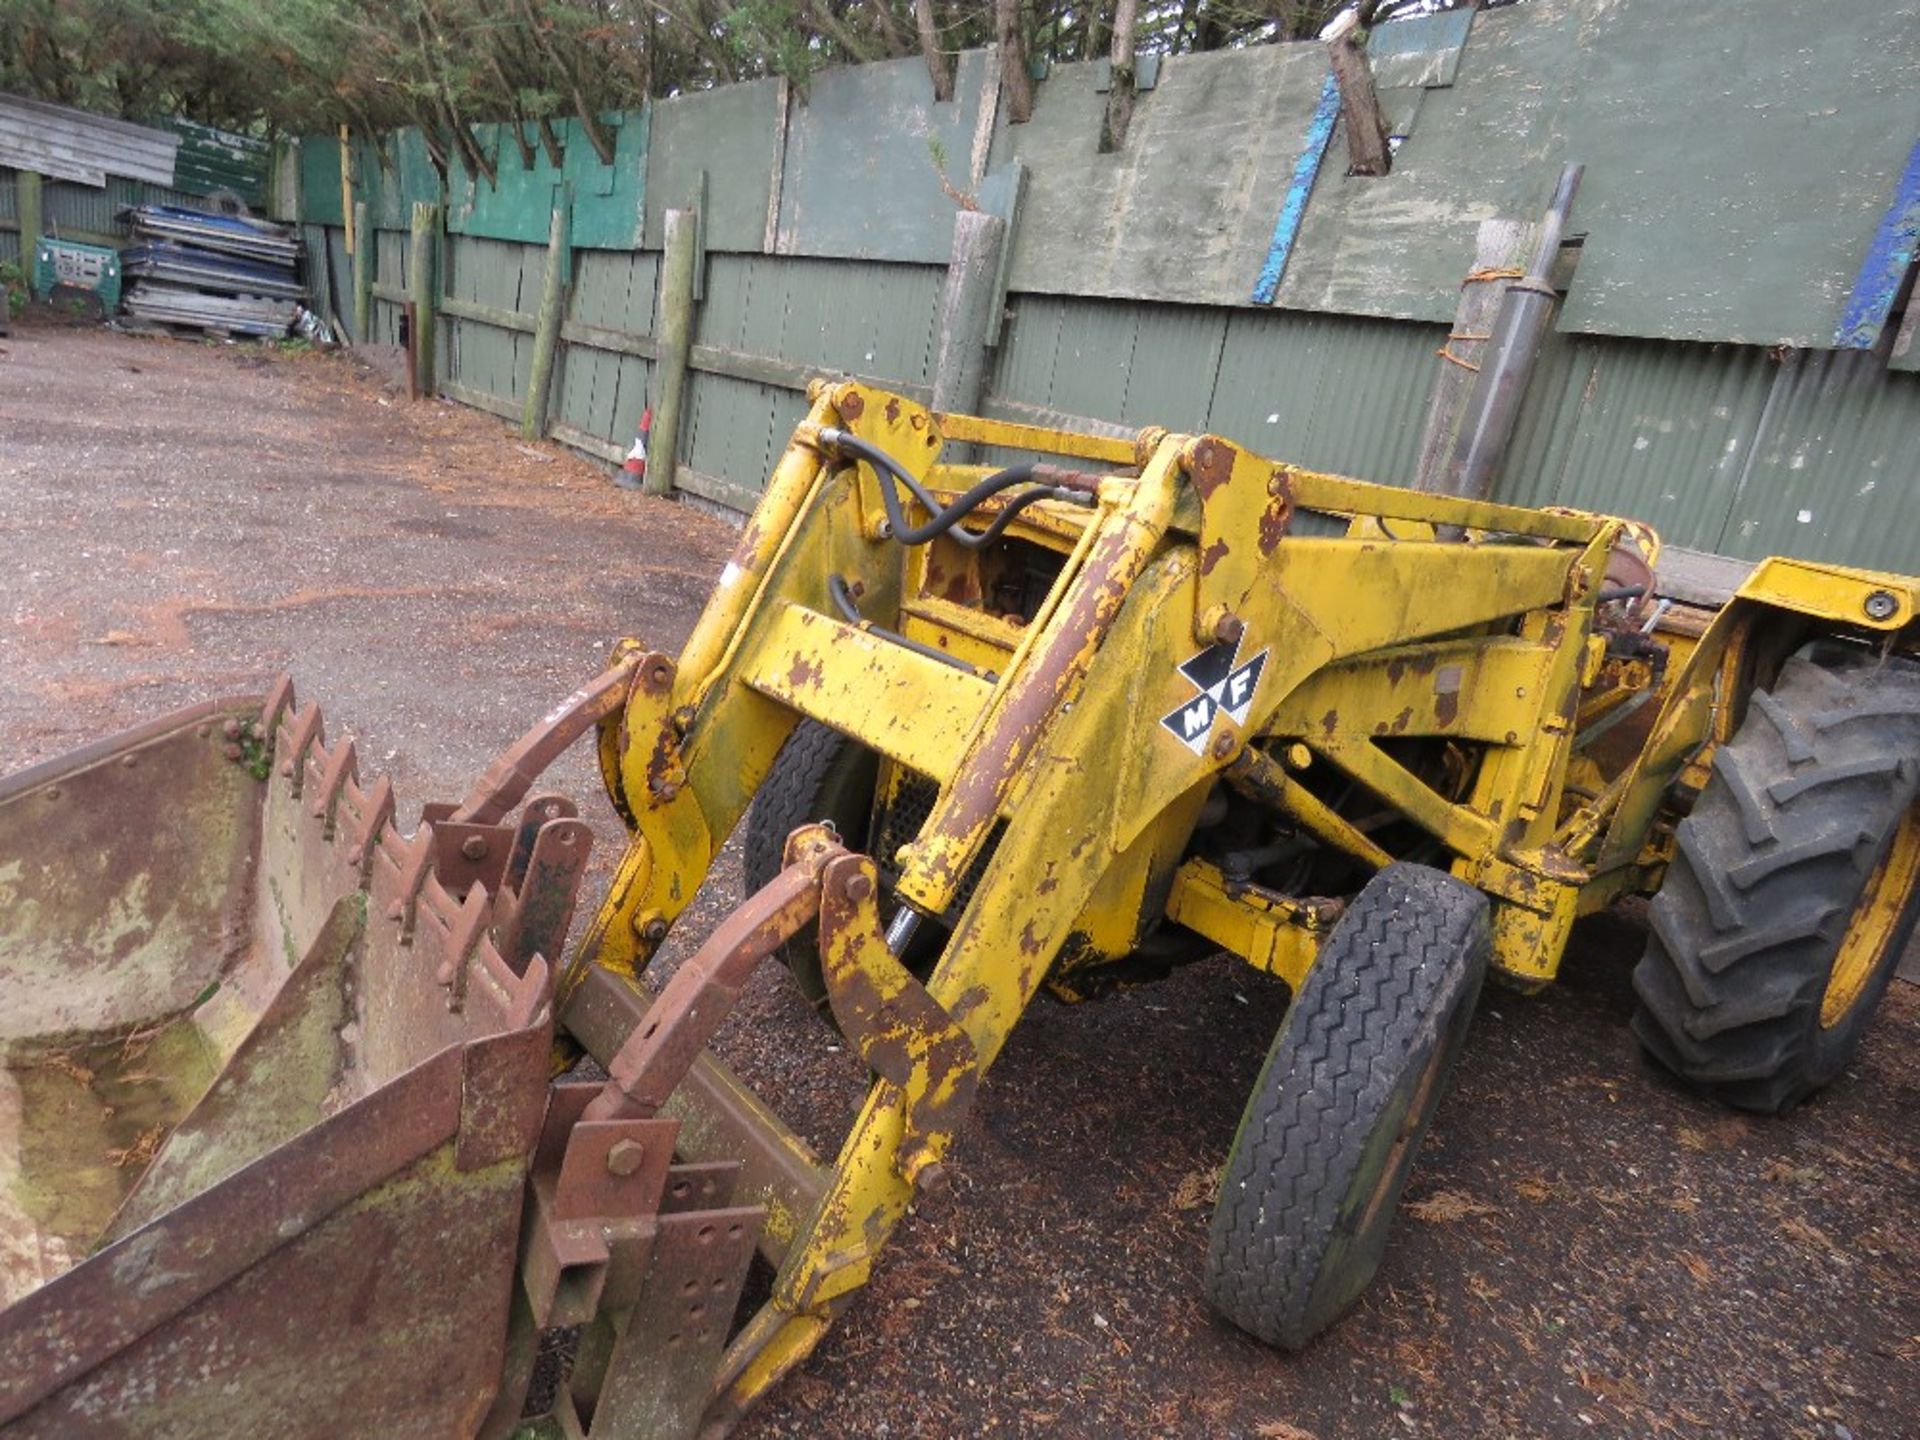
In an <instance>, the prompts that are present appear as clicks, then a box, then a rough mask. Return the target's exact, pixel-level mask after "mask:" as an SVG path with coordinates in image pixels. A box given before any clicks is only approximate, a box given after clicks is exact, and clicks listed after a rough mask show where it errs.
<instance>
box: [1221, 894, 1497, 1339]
mask: <svg viewBox="0 0 1920 1440" xmlns="http://www.w3.org/2000/svg"><path fill="white" fill-rule="evenodd" d="M1490 948H1491V940H1490V931H1489V928H1488V920H1487V901H1486V897H1485V896H1484V895H1482V894H1481V893H1480V891H1478V890H1476V889H1475V888H1473V887H1472V886H1470V885H1467V884H1466V883H1464V882H1462V881H1459V880H1456V879H1454V878H1453V877H1452V876H1450V875H1446V874H1444V873H1442V872H1440V871H1437V870H1431V869H1427V868H1425V867H1423V866H1418V865H1407V864H1394V865H1390V866H1388V867H1386V868H1385V869H1383V870H1382V871H1380V872H1379V874H1378V875H1376V876H1375V877H1374V878H1373V880H1371V881H1370V882H1369V883H1368V885H1367V887H1366V888H1365V889H1364V890H1362V892H1361V893H1360V895H1359V896H1358V897H1357V898H1356V899H1355V901H1354V903H1353V905H1352V906H1351V908H1349V910H1348V911H1347V913H1346V915H1344V916H1343V917H1342V918H1341V920H1340V922H1339V924H1338V925H1337V927H1336V928H1335V930H1334V932H1333V933H1332V934H1331V935H1330V936H1329V937H1328V939H1327V941H1326V944H1325V945H1324V946H1323V948H1322V950H1321V952H1320V955H1319V957H1318V958H1317V959H1316V960H1315V962H1314V965H1313V968H1312V970H1310V971H1309V972H1308V975H1307V978H1306V980H1305V981H1304V982H1303V983H1302V985H1301V987H1300V991H1299V993H1298V994H1297V995H1296V996H1295V997H1294V1001H1293V1005H1292V1007H1291V1008H1290V1009H1289V1011H1288V1013H1287V1018H1286V1021H1285V1022H1284V1023H1283V1024H1282V1026H1281V1028H1280V1032H1279V1034H1278V1035H1277V1036H1276V1038H1275V1040H1274V1043H1273V1047H1272V1049H1271V1050H1270V1051H1269V1053H1268V1057H1267V1062H1266V1065H1265V1067H1264V1068H1263V1069H1262V1071H1261V1074H1260V1077H1259V1079H1258V1080H1257V1081H1256V1082H1255V1085H1254V1088H1253V1092H1252V1094H1251V1096H1250V1097H1249V1098H1248V1101H1247V1106H1246V1111H1245V1114H1244V1115H1243V1117H1242V1120H1241V1125H1240V1133H1239V1134H1238V1135H1237V1136H1236V1137H1235V1140H1234V1144H1233V1149H1232V1151H1231V1153H1230V1154H1229V1156H1228V1158H1227V1164H1226V1168H1225V1170H1224V1172H1223V1173H1222V1176H1221V1182H1220V1198H1219V1201H1218V1203H1217V1205H1216V1208H1215V1210H1214V1216H1213V1225H1212V1231H1211V1235H1210V1238H1209V1246H1208V1256H1207V1291H1208V1298H1209V1300H1210V1301H1211V1302H1212V1304H1213V1306H1214V1308H1215V1309H1217V1310H1218V1311H1220V1312H1221V1313H1222V1314H1223V1315H1225V1316H1226V1317H1227V1318H1228V1319H1230V1320H1232V1321H1233V1322H1234V1323H1235V1324H1237V1325H1239V1326H1240V1327H1241V1328H1242V1329H1245V1330H1247V1331H1250V1332H1251V1333H1253V1334H1254V1335H1256V1336H1258V1337H1259V1338H1261V1339H1262V1340H1265V1341H1266V1342H1267V1343H1269V1344H1272V1345H1279V1346H1282V1347H1283V1348H1287V1349H1295V1348H1298V1347H1299V1346H1301V1345H1304V1344H1305V1343H1306V1342H1307V1341H1308V1340H1309V1339H1311V1338H1312V1337H1313V1336H1314V1335H1315V1334H1317V1333H1318V1332H1319V1331H1320V1330H1322V1329H1324V1328H1325V1327H1326V1325H1327V1324H1329V1323H1331V1321H1332V1320H1333V1319H1334V1318H1335V1316H1336V1315H1337V1313H1338V1311H1339V1309H1340V1308H1342V1307H1343V1305H1344V1302H1345V1299H1346V1297H1347V1295H1348V1294H1350V1293H1351V1291H1352V1288H1353V1287H1347V1288H1346V1289H1345V1290H1343V1291H1342V1293H1341V1294H1340V1295H1339V1296H1338V1297H1336V1298H1335V1299H1334V1300H1333V1302H1332V1303H1331V1304H1329V1302H1328V1300H1327V1299H1326V1298H1325V1296H1324V1287H1323V1285H1322V1280H1323V1278H1325V1277H1323V1276H1322V1275H1321V1273H1320V1272H1321V1269H1322V1262H1323V1260H1324V1259H1325V1258H1326V1255H1327V1252H1328V1248H1329V1246H1330V1245H1331V1244H1332V1243H1333V1242H1334V1240H1335V1235H1334V1230H1335V1226H1336V1222H1337V1221H1338V1219H1339V1217H1340V1214H1341V1209H1342V1205H1343V1202H1344V1201H1345V1200H1346V1197H1347V1194H1348V1191H1349V1189H1350V1187H1351V1186H1352V1184H1353V1181H1354V1177H1355V1175H1356V1172H1357V1169H1358V1166H1359V1164H1360V1161H1361V1157H1362V1155H1363V1153H1364V1152H1365V1150H1366V1147H1367V1142H1368V1139H1369V1137H1370V1135H1371V1134H1372V1132H1373V1130H1374V1122H1375V1121H1376V1120H1377V1119H1378V1117H1379V1116H1380V1114H1381V1112H1382V1110H1383V1109H1384V1107H1385V1106H1386V1105H1387V1104H1388V1102H1389V1100H1390V1098H1391V1096H1392V1094H1393V1091H1394V1089H1395V1086H1396V1083H1397V1082H1398V1081H1399V1079H1400V1078H1401V1076H1402V1075H1404V1073H1405V1071H1406V1066H1407V1064H1408V1063H1409V1057H1415V1056H1425V1055H1427V1054H1430V1053H1431V1045H1432V1044H1434V1043H1439V1026H1440V1023H1441V1018H1442V1016H1443V1014H1444V1013H1445V1012H1446V1011H1447V1010H1448V1009H1449V1008H1450V1006H1449V1003H1448V1002H1449V1000H1450V999H1451V998H1452V997H1453V996H1454V995H1456V994H1457V993H1458V992H1459V991H1460V990H1461V989H1462V988H1463V987H1472V988H1473V989H1474V990H1477V988H1478V985H1479V983H1480V979H1481V977H1482V976H1483V975H1484V973H1485V969H1486V962H1487V956H1488V953H1489V951H1490ZM1465 1003H1467V1004H1471V1003H1472V995H1468V997H1467V999H1466V1001H1465ZM1415 1138H1416V1141H1417V1138H1418V1137H1417V1136H1416V1137H1415ZM1395 1198H1397V1197H1391V1196H1390V1197H1389V1202H1388V1210H1389V1213H1390V1211H1391V1205H1392V1201H1393V1200H1394V1199H1395ZM1363 1278H1364V1277H1363Z"/></svg>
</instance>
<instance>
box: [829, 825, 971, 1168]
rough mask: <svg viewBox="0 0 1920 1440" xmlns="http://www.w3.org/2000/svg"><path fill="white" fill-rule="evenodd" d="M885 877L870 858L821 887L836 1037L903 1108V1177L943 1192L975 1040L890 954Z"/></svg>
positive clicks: (853, 862) (840, 861)
mask: <svg viewBox="0 0 1920 1440" xmlns="http://www.w3.org/2000/svg"><path fill="white" fill-rule="evenodd" d="M879 893H880V876H879V871H878V867H876V866H875V864H874V862H873V860H872V859H871V857H869V856H866V855H841V856H839V857H837V858H836V859H833V860H831V861H829V862H828V863H827V865H826V867H825V871H824V873H823V875H822V877H821V886H820V961H821V968H822V971H823V973H824V975H825V978H826V982H827V998H828V1001H829V1002H830V1003H831V1004H832V1006H833V1018H834V1019H835V1021H837V1022H838V1023H839V1026H840V1031H841V1033H842V1034H843V1035H845V1036H846V1037H847V1039H848V1040H849V1041H850V1042H852V1044H853V1046H854V1047H855V1048H856V1049H857V1050H858V1051H859V1052H860V1058H861V1059H862V1060H864V1061H866V1063H867V1066H868V1068H869V1069H871V1070H872V1071H873V1072H874V1073H875V1074H877V1075H879V1076H881V1077H882V1078H883V1079H885V1080H887V1081H889V1082H890V1083H892V1084H893V1085H895V1086H897V1087H898V1088H899V1090H900V1092H901V1094H902V1095H903V1096H904V1097H905V1101H906V1135H905V1137H904V1138H903V1139H902V1141H901V1145H900V1153H899V1158H898V1159H897V1160H896V1161H895V1164H896V1166H897V1167H898V1169H899V1172H900V1175H901V1177H902V1178H903V1179H905V1180H906V1181H908V1182H909V1183H911V1184H917V1185H921V1186H926V1187H928V1188H938V1187H939V1186H940V1184H941V1183H942V1182H943V1181H944V1179H945V1173H944V1171H943V1170H942V1169H941V1166H940V1159H941V1156H942V1155H944V1154H945V1152H946V1147H947V1144H948V1142H949V1141H950V1140H951V1138H952V1136H953V1132H954V1130H955V1128H956V1127H957V1126H958V1124H959V1122H960V1119H961V1117H962V1116H964V1115H965V1114H966V1112H967V1107H968V1106H969V1105H971V1104H972V1103H973V1096H974V1091H975V1089H976V1087H977V1086H978V1084H979V1079H980V1063H979V1056H978V1055H977V1054H976V1052H975V1050H974V1046H973V1041H972V1039H971V1038H970V1037H969V1036H968V1035H967V1033H966V1031H964V1030H962V1029H961V1028H960V1027H959V1026H958V1025H957V1024H955V1023H954V1020H953V1017H952V1016H951V1015H949V1014H948V1013H947V1012H946V1011H945V1010H944V1009H942V1008H941V1006H940V1003H939V1002H938V1001H937V1000H935V999H934V998H933V997H932V996H931V995H929V994H928V993H927V991H926V987H925V986H923V985H922V984H921V983H920V982H919V981H918V980H916V979H915V978H914V977H913V976H912V975H911V974H910V973H909V972H908V970H907V968H906V966H905V965H903V964H901V963H900V959H899V957H898V956H896V955H895V954H894V953H893V952H892V951H891V950H889V949H888V948H887V941H886V931H885V927H884V926H883V924H882V922H881V919H880V908H879Z"/></svg>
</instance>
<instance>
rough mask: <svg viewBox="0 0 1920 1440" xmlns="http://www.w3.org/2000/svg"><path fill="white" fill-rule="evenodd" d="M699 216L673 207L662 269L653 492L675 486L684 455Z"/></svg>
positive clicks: (650, 453)
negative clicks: (683, 416)
mask: <svg viewBox="0 0 1920 1440" xmlns="http://www.w3.org/2000/svg"><path fill="white" fill-rule="evenodd" d="M698 241H699V217H698V216H697V215H696V214H695V213H694V212H693V211H691V210H669V211H667V248H666V254H665V255H664V257H663V258H662V260H661V274H660V327H659V328H660V358H659V359H658V360H657V361H655V362H654V363H655V365H656V366H657V367H658V368H657V370H656V371H655V374H656V375H657V377H658V379H659V381H660V384H659V386H658V388H657V389H656V390H655V392H654V393H655V394H656V395H658V396H659V399H658V400H656V401H655V402H654V406H653V436H652V443H651V444H650V445H649V446H648V448H647V483H646V492H647V494H649V495H665V494H666V493H667V492H668V491H669V490H671V489H673V471H674V465H675V462H676V460H677V459H678V456H679V445H680V414H681V411H682V410H683V409H684V408H685V405H686V397H687V362H688V360H689V359H691V358H692V355H693V289H694V270H695V267H696V264H697V262H698V260H699V254H698V251H699V245H698Z"/></svg>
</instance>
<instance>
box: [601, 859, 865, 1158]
mask: <svg viewBox="0 0 1920 1440" xmlns="http://www.w3.org/2000/svg"><path fill="white" fill-rule="evenodd" d="M844 854H846V851H845V849H844V848H842V846H841V845H840V843H839V841H838V840H837V839H836V838H835V837H834V834H833V831H832V828H831V827H830V826H826V825H807V826H802V827H801V828H800V829H799V830H797V831H795V832H794V834H793V835H792V836H791V837H789V839H788V842H787V858H788V862H789V863H788V865H787V868H786V869H784V870H782V871H781V872H780V873H779V874H778V875H776V876H775V877H774V878H773V880H772V881H771V882H770V883H769V884H768V885H767V886H766V887H765V888H763V889H761V890H760V891H758V892H757V893H756V894H754V895H752V896H751V897H749V898H748V899H747V901H746V903H745V904H743V905H741V907H740V908H739V909H738V910H735V911H734V912H733V914H732V915H730V916H728V917H727V919H726V920H725V922H724V923H722V924H721V925H720V927H719V928H718V929H716V930H715V931H714V932H713V934H712V936H710V937H709V938H708V940H707V943H706V944H704V945H702V946H701V947H700V949H699V951H698V952H696V953H695V954H694V955H693V957H692V958H691V959H689V960H688V961H687V962H686V963H685V964H683V965H682V966H681V967H680V968H679V969H678V970H676V971H675V972H674V975H673V978H672V979H671V980H669V981H668V982H667V984H666V987H665V988H664V989H663V990H662V991H661V992H660V998H659V999H658V1000H656V1001H654V1003H653V1006H652V1007H651V1008H650V1009H649V1010H648V1011H647V1018H646V1021H645V1023H644V1024H643V1025H641V1027H640V1028H639V1029H638V1030H636V1031H635V1032H634V1033H633V1035H632V1036H630V1037H629V1038H628V1040H627V1042H626V1044H624V1045H622V1046H621V1047H620V1053H619V1054H617V1055H615V1056H614V1057H613V1063H612V1064H611V1065H609V1066H608V1067H607V1073H608V1075H609V1077H610V1078H609V1079H608V1081H607V1083H606V1087H605V1089H604V1090H603V1091H602V1093H601V1095H600V1097H599V1098H598V1099H596V1100H595V1101H594V1102H593V1104H592V1105H591V1106H590V1107H589V1108H588V1111H587V1117H588V1118H589V1119H594V1120H610V1119H614V1118H617V1117H620V1116H649V1115H655V1114H658V1113H659V1110H660V1107H661V1106H662V1105H664V1104H666V1103H667V1098H668V1097H669V1096H670V1095H672V1094H673V1092H674V1090H676V1089H677V1088H678V1087H679V1084H680V1082H681V1080H682V1079H684V1078H685V1076H686V1073H687V1070H688V1068H689V1067H690V1066H691V1065H692V1064H693V1062H694V1059H695V1057H696V1056H698V1055H699V1054H700V1052H701V1051H702V1050H704V1049H705V1048H706V1044H707V1042H708V1041H709V1040H711V1039H712V1038H713V1036H714V1034H715V1032H717V1031H718V1030H719V1028H720V1024H721V1022H722V1021H723V1020H725V1019H726V1017H727V1014H728V1012H729V1011H731V1010H732V1009H733V1006H734V1002H735V1001H737V1000H738V999H739V998H740V989H741V987H742V986H743V985H745V984H746V982H747V978H748V977H749V976H750V975H752V974H753V971H754V968H755V967H756V966H758V965H759V963H760V962H761V961H762V960H764V959H766V958H767V956H769V955H771V954H772V953H773V952H774V951H775V950H777V949H779V948H780V946H781V945H783V944H785V943H786V941H787V940H789V939H791V938H792V937H793V935H794V934H796V933H797V932H798V931H799V930H800V929H801V927H803V926H804V925H806V924H807V923H808V922H809V921H811V920H812V919H813V918H814V916H815V915H816V913H817V912H818V911H819V908H820V873H821V871H822V869H823V868H824V867H825V866H826V864H827V862H828V861H830V860H832V859H834V858H836V857H838V856H841V855H844Z"/></svg>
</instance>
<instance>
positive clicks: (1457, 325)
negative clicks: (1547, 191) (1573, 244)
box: [1413, 220, 1537, 491]
mask: <svg viewBox="0 0 1920 1440" xmlns="http://www.w3.org/2000/svg"><path fill="white" fill-rule="evenodd" d="M1536 234H1537V232H1536V229H1535V227H1534V226H1533V225H1532V224H1531V223H1530V222H1528V221H1526V220H1482V221H1481V222H1480V233H1479V237H1478V240H1477V242H1476V244H1475V247H1474V252H1473V268H1472V269H1471V270H1469V271H1468V272H1467V277H1466V279H1464V280H1462V281H1461V282H1460V303H1459V305H1458V306H1457V307H1456V308H1455V309H1454V312H1453V329H1452V331H1451V332H1449V334H1448V335H1447V339H1446V342H1445V343H1444V344H1443V345H1441V347H1440V349H1439V350H1438V352H1436V353H1437V355H1438V357H1439V360H1440V373H1439V374H1437V375H1435V376H1434V378H1433V394H1432V397H1431V398H1430V399H1429V400H1428V401H1427V428H1426V433H1425V434H1424V435H1423V436H1422V437H1421V440H1420V459H1419V461H1418V463H1417V465H1416V467H1415V470H1414V477H1413V488H1414V489H1416V490H1426V491H1440V490H1444V489H1445V488H1446V474H1447V461H1448V459H1449V458H1450V457H1451V456H1452V454H1453V446H1454V442H1455V440H1456V439H1457V438H1458V436H1459V434H1460V423H1461V421H1462V420H1464V419H1465V418H1466V413H1467V399H1468V397H1469V396H1470V395H1471V394H1472V393H1473V382H1474V378H1475V377H1476V376H1477V375H1478V374H1479V373H1480V365H1481V362H1482V361H1483V359H1484V358H1485V356H1486V353H1487V342H1488V341H1490V340H1491V339H1492V338H1493V321H1494V317H1495V316H1496V315H1498V314H1499V313H1500V300H1501V297H1502V296H1504V295H1505V294H1506V293H1507V282H1508V281H1510V280H1517V279H1519V278H1520V276H1521V275H1522V274H1524V273H1525V270H1524V267H1525V265H1526V262H1527V256H1528V255H1529V254H1531V253H1532V251H1533V248H1534V243H1535V239H1536Z"/></svg>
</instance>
